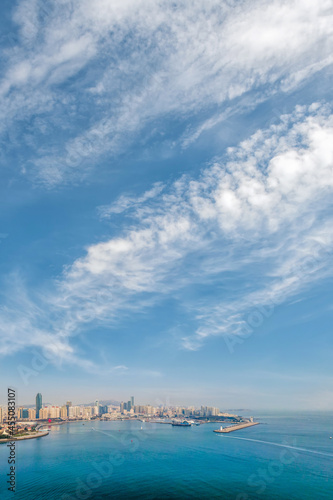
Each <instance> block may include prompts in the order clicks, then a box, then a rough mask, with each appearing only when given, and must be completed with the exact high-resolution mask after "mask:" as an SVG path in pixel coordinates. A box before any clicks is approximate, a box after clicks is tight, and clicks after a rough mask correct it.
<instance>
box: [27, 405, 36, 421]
mask: <svg viewBox="0 0 333 500" xmlns="http://www.w3.org/2000/svg"><path fill="white" fill-rule="evenodd" d="M28 412H29V420H35V419H36V410H34V408H29V410H28Z"/></svg>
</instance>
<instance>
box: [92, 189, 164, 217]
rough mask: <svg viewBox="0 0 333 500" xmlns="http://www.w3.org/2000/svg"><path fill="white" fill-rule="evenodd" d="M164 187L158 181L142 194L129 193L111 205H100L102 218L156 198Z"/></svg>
mask: <svg viewBox="0 0 333 500" xmlns="http://www.w3.org/2000/svg"><path fill="white" fill-rule="evenodd" d="M163 189H164V186H163V184H162V183H161V182H156V183H155V184H154V186H153V187H152V188H151V189H149V190H148V191H146V192H145V193H143V195H142V196H139V197H133V196H129V195H121V196H120V197H119V198H118V199H117V200H116V201H115V202H114V203H112V204H111V205H103V206H101V207H98V212H99V214H100V217H101V218H102V219H108V218H110V217H111V215H112V214H121V213H123V212H126V211H128V210H133V209H135V208H138V207H139V206H140V205H142V204H143V203H145V202H146V201H148V200H151V199H153V198H156V197H157V196H158V195H159V194H160V193H161V192H162V191H163Z"/></svg>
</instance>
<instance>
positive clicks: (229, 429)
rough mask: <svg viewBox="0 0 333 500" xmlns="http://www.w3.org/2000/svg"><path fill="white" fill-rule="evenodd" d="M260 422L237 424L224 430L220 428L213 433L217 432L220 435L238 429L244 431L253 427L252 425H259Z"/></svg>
mask: <svg viewBox="0 0 333 500" xmlns="http://www.w3.org/2000/svg"><path fill="white" fill-rule="evenodd" d="M259 423H260V422H247V423H243V424H237V425H230V426H229V427H224V429H223V428H222V427H221V429H216V430H214V431H213V432H218V433H222V434H226V433H228V432H234V431H238V430H240V429H245V428H246V427H253V426H254V425H259Z"/></svg>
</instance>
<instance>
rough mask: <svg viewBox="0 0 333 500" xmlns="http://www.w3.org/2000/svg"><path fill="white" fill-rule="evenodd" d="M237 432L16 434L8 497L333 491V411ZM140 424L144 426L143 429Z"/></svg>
mask: <svg viewBox="0 0 333 500" xmlns="http://www.w3.org/2000/svg"><path fill="white" fill-rule="evenodd" d="M258 417H259V420H260V421H261V422H262V424H263V425H258V426H256V427H252V428H248V429H244V430H241V431H238V432H236V433H232V434H230V435H219V434H215V433H213V432H212V431H213V429H215V428H217V425H216V424H215V425H214V424H205V425H202V426H200V427H190V428H181V427H172V426H170V425H163V424H149V423H141V422H125V421H124V422H85V425H82V423H79V422H78V423H71V424H65V425H62V426H56V427H52V429H51V431H50V434H49V435H48V436H46V437H43V438H40V439H34V440H29V441H23V442H19V443H16V454H17V491H16V494H15V495H13V494H12V493H10V492H8V491H7V486H6V477H5V474H7V472H8V470H7V469H8V467H9V466H8V465H7V456H8V448H7V447H6V446H5V445H4V444H2V445H1V446H0V467H1V479H0V491H1V495H0V498H1V500H5V499H6V500H7V499H11V498H15V499H20V500H21V499H22V500H35V499H36V500H54V499H57V500H58V499H59V500H66V499H67V500H69V499H71V500H73V499H80V500H88V499H107V498H115V499H121V500H122V499H124V500H125V499H135V498H138V499H178V498H179V499H182V498H184V499H186V498H189V499H190V498H192V499H214V498H221V499H224V498H225V499H234V500H248V499H270V500H274V499H288V500H289V499H302V500H305V499H311V500H314V499H315V500H318V499H333V477H332V475H333V440H330V439H329V437H330V436H333V415H332V414H306V415H304V414H303V415H301V414H299V415H288V416H286V415H267V414H266V415H261V416H259V415H258ZM141 426H142V427H143V428H142V430H141Z"/></svg>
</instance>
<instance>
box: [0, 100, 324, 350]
mask: <svg viewBox="0 0 333 500" xmlns="http://www.w3.org/2000/svg"><path fill="white" fill-rule="evenodd" d="M332 190H333V116H332V113H331V109H330V107H329V106H327V105H324V104H318V103H314V104H312V105H311V106H309V107H296V108H295V110H294V112H293V113H292V114H290V115H284V116H282V117H281V121H280V123H279V124H277V125H272V126H271V127H269V128H268V129H264V130H258V131H257V132H256V133H255V134H253V135H252V136H251V137H250V138H249V139H247V140H245V141H243V142H242V143H240V144H239V146H238V147H235V148H230V149H229V150H228V155H227V157H226V158H223V159H222V158H215V159H214V160H213V161H212V162H211V163H210V165H209V166H208V167H206V168H205V169H203V170H202V171H201V173H200V175H199V176H197V177H195V178H194V177H192V176H182V177H180V178H179V179H178V180H177V181H175V182H174V183H173V184H172V185H171V186H169V187H168V188H166V187H165V188H164V189H163V190H162V186H161V185H159V184H158V185H154V186H153V187H152V189H151V190H149V191H147V192H146V193H144V194H143V195H142V196H141V197H136V198H134V197H130V196H129V197H126V198H125V197H122V198H120V199H119V200H118V201H116V203H115V204H113V205H111V209H110V208H109V209H105V210H106V213H107V215H108V216H109V215H110V214H114V213H119V212H121V211H122V210H127V209H129V208H132V207H134V208H135V209H134V210H133V211H132V212H131V214H132V216H133V218H132V222H131V224H130V225H129V226H128V228H127V229H126V228H124V231H123V234H122V235H120V236H118V237H114V238H110V239H108V240H106V241H103V242H100V243H98V244H94V245H91V246H89V247H88V248H87V252H86V254H85V255H84V256H82V257H81V258H79V259H77V260H76V261H75V262H73V263H72V264H71V265H70V266H69V267H68V268H67V269H66V270H65V271H64V273H63V275H62V276H61V277H59V280H58V282H57V283H56V284H55V286H54V287H53V289H52V290H51V291H49V292H48V294H45V293H44V294H43V298H41V296H42V294H41V293H40V295H39V296H38V297H37V298H36V300H33V299H27V298H25V299H24V300H20V303H21V304H22V306H21V311H23V313H22V314H21V315H20V314H17V312H16V311H15V307H14V306H13V307H11V308H8V307H7V309H3V310H2V313H1V325H2V326H1V352H2V353H3V354H6V353H8V352H9V351H8V349H10V351H11V352H13V351H15V350H19V349H22V348H24V347H25V346H28V345H43V344H44V343H45V342H46V341H47V340H48V338H49V335H52V336H53V338H56V339H58V341H59V346H58V347H57V349H58V350H59V353H60V351H61V350H64V351H66V350H67V351H68V352H69V354H68V355H73V356H74V351H73V347H72V346H71V345H70V339H71V337H73V336H74V335H77V334H79V333H80V332H82V331H84V330H86V329H87V327H88V326H89V328H90V329H91V328H92V327H93V325H102V326H103V325H104V326H105V325H115V324H117V322H118V321H119V318H120V317H123V316H124V315H128V314H130V315H133V314H136V313H138V312H140V311H142V310H143V309H144V308H149V307H150V306H151V305H152V304H156V302H159V301H163V300H164V299H165V298H169V297H176V298H177V299H178V301H179V303H180V304H181V305H182V307H183V310H184V312H186V314H187V315H188V318H189V324H191V325H192V327H191V331H189V329H188V328H187V330H186V331H184V332H181V333H180V334H179V335H178V338H177V341H178V344H179V346H183V347H184V348H186V349H190V350H193V349H198V348H200V346H201V345H202V343H203V342H204V341H205V339H207V338H208V337H210V336H216V335H222V336H223V335H237V334H239V329H240V328H241V327H242V325H243V324H244V319H243V317H244V314H246V313H248V312H249V311H251V309H253V308H255V307H259V306H264V305H265V304H271V303H274V304H279V303H282V302H285V301H288V300H290V299H291V298H292V297H295V296H297V295H299V294H300V293H301V292H302V291H303V290H305V289H306V288H307V287H309V286H310V285H311V284H313V283H314V282H315V281H316V280H319V279H325V278H327V277H330V276H331V269H332V266H331V265H330V263H331V261H332V244H333V230H332V227H333V224H332V222H333V221H332V215H331V214H332V212H331V209H332V202H331V200H332ZM309 256H311V259H312V260H311V262H310V260H309ZM231 272H232V273H233V276H234V278H233V279H234V281H230V273H231ZM240 283H242V285H241V286H240ZM200 286H209V287H210V289H211V290H214V289H215V290H216V293H214V294H213V295H211V294H209V296H207V297H205V295H204V294H201V295H200V298H198V299H196V298H195V297H194V298H193V297H192V299H191V300H188V299H187V298H186V297H187V291H188V290H192V291H195V289H196V287H200ZM226 286H228V293H225V292H224V291H223V289H224V288H225V287H226ZM221 290H222V291H221ZM37 304H38V305H37ZM23 318H24V319H23ZM8 325H10V329H11V340H10V347H9V344H7V341H6V339H7V338H8V337H7V329H8ZM60 355H61V354H60Z"/></svg>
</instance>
